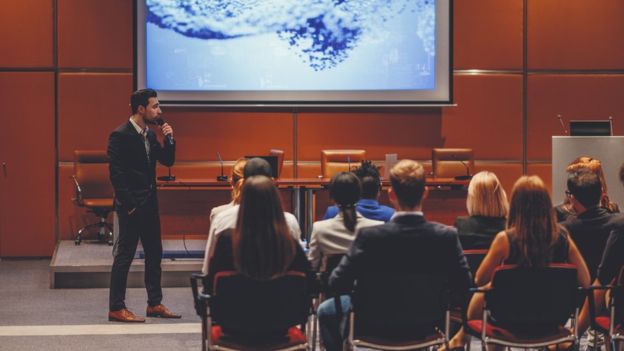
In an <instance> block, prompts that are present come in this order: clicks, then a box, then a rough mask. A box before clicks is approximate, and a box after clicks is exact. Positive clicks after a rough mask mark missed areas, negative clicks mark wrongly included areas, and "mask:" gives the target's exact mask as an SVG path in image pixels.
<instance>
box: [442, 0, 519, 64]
mask: <svg viewBox="0 0 624 351" xmlns="http://www.w3.org/2000/svg"><path fill="white" fill-rule="evenodd" d="M522 11H523V1H522V0H505V1H501V0H478V1H477V0H460V1H455V2H454V12H455V16H454V28H453V33H454V38H453V40H454V52H453V54H454V64H455V68H456V69H522Z"/></svg>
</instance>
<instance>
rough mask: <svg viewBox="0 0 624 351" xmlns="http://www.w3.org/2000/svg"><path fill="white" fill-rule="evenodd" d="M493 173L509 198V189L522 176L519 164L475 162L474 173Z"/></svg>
mask: <svg viewBox="0 0 624 351" xmlns="http://www.w3.org/2000/svg"><path fill="white" fill-rule="evenodd" d="M479 171H490V172H494V174H496V176H497V177H498V180H499V181H500V182H501V185H502V186H503V188H504V189H505V191H506V192H507V197H508V198H509V197H511V189H512V188H513V185H514V183H515V182H516V180H518V178H520V176H521V175H522V164H521V163H495V162H492V163H491V162H475V172H479Z"/></svg>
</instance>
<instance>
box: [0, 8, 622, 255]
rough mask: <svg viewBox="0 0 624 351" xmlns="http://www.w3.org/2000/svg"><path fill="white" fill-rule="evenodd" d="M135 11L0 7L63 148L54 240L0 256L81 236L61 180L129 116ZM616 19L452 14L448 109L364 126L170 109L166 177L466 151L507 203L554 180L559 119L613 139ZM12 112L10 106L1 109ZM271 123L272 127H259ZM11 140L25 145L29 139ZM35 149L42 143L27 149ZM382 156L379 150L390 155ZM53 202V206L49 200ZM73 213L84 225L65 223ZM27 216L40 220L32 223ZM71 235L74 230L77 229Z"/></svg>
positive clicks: (609, 15) (337, 116)
mask: <svg viewBox="0 0 624 351" xmlns="http://www.w3.org/2000/svg"><path fill="white" fill-rule="evenodd" d="M131 4H132V1H127V0H114V1H109V0H90V1H82V0H28V1H17V0H11V1H8V2H4V3H3V10H2V12H0V29H1V30H0V48H2V52H3V54H2V55H0V70H2V71H9V72H13V71H15V72H20V71H24V70H36V71H44V72H45V71H49V72H52V74H56V77H57V81H58V84H57V86H58V88H56V90H54V88H51V89H52V91H50V92H47V94H48V95H49V96H54V95H55V94H56V95H57V99H56V102H57V104H58V112H57V113H56V114H55V116H54V118H55V123H56V126H57V127H58V134H54V132H52V130H53V129H54V128H50V129H49V130H48V131H49V132H50V133H52V134H51V136H50V137H51V138H57V142H58V145H57V146H58V153H57V154H56V155H55V156H58V161H59V164H58V170H59V171H58V176H57V180H56V181H57V187H58V193H57V194H56V195H57V197H58V222H59V227H58V228H48V229H47V230H39V231H37V232H36V233H32V235H33V238H34V239H35V240H37V238H40V240H39V241H40V242H44V243H49V244H44V246H45V248H44V249H41V248H37V249H36V250H35V249H31V248H30V247H31V243H30V242H23V244H22V245H23V248H19V250H12V252H9V253H4V252H3V253H2V255H17V254H19V255H40V254H41V252H47V253H48V254H51V253H52V249H53V241H54V240H50V238H52V237H54V238H59V237H71V236H72V235H73V232H72V231H73V230H74V229H75V228H73V227H71V226H70V225H69V224H63V223H69V222H70V221H69V219H70V217H71V216H72V215H73V216H76V218H78V219H80V221H78V222H82V221H87V219H84V220H82V218H83V215H82V213H83V212H81V211H82V210H76V209H75V208H74V207H73V205H71V201H70V200H69V199H71V197H72V196H73V190H72V188H71V184H70V183H69V185H68V183H66V181H67V180H68V178H67V176H68V175H70V174H71V169H72V165H71V161H72V152H73V150H74V149H80V148H100V147H104V146H105V140H106V137H107V135H108V133H109V132H110V129H111V128H112V127H114V126H115V125H117V124H118V122H119V121H120V120H122V119H124V118H125V116H127V114H128V112H127V111H128V110H127V106H128V101H127V100H128V94H129V92H130V90H131V84H130V81H131V75H132V53H131V51H132V41H131V37H132V10H131ZM525 5H526V6H525ZM55 6H56V7H55ZM623 6H624V2H622V1H619V0H602V1H599V2H590V1H586V0H568V1H555V0H508V1H497V0H471V1H466V0H457V1H455V18H454V34H455V44H454V45H455V46H454V60H455V62H454V64H455V100H456V102H457V104H458V105H457V106H456V107H449V108H444V109H439V110H435V109H433V110H432V109H426V110H420V109H407V110H391V111H382V110H372V111H366V110H364V111H361V112H356V111H352V110H350V111H344V110H322V111H318V110H315V111H310V110H308V111H305V110H300V111H298V114H297V116H298V117H297V120H295V119H294V117H293V115H292V114H291V113H290V112H292V111H268V110H260V111H253V110H247V111H229V112H228V111H215V110H211V109H193V110H172V109H167V110H165V111H166V112H165V113H166V116H167V117H168V118H169V117H170V118H171V121H172V124H173V123H175V128H176V138H177V139H178V141H179V143H180V148H181V150H180V153H179V154H178V165H177V166H176V168H175V169H174V173H177V174H178V175H184V174H204V173H203V172H213V173H211V174H215V175H216V173H217V172H218V167H216V164H215V163H214V158H213V157H214V156H213V154H214V153H215V152H216V151H220V152H221V153H222V154H224V155H225V156H224V158H225V159H226V161H227V162H228V164H231V163H232V162H233V161H234V159H235V158H237V157H238V156H240V154H245V153H248V152H253V153H256V152H261V151H264V150H268V149H269V148H276V147H279V146H278V145H281V146H283V148H284V149H285V151H286V166H285V171H286V172H290V173H289V174H294V173H297V174H298V175H299V176H300V177H301V176H305V175H306V174H310V175H314V174H318V172H319V171H320V167H319V166H318V165H319V164H318V161H319V157H320V149H321V148H325V147H329V146H331V147H336V148H346V147H361V148H364V149H367V150H369V153H370V154H371V155H373V156H374V158H375V159H376V160H378V161H381V160H382V159H383V154H385V153H387V152H398V153H399V156H400V157H413V158H417V159H420V160H428V159H429V158H430V148H431V147H433V146H434V145H436V146H444V147H446V146H465V147H472V148H474V149H475V154H476V158H477V168H479V167H481V166H482V165H483V166H485V167H487V168H489V169H495V171H496V172H497V173H498V172H502V173H504V174H501V179H502V181H503V183H504V184H505V188H506V189H507V188H509V187H510V185H509V184H513V181H515V178H517V176H518V175H519V174H520V173H522V171H523V170H524V171H528V172H529V173H531V172H538V173H539V174H541V175H543V176H544V177H545V178H546V177H549V174H550V162H551V160H550V139H549V136H550V135H552V134H561V133H560V132H559V130H558V129H557V121H556V119H554V118H555V115H556V113H559V112H560V111H563V114H564V117H565V118H566V119H567V118H568V116H570V117H573V116H574V117H575V118H576V117H578V118H589V117H594V118H604V116H605V115H609V114H611V115H613V117H614V118H615V119H616V123H615V127H616V133H618V134H621V132H622V130H621V127H620V124H618V115H617V114H616V112H618V111H621V109H620V108H618V107H619V106H615V104H616V103H617V102H616V101H622V89H623V88H622V87H623V86H624V85H623V84H621V79H622V77H623V76H624V67H622V66H624V59H623V57H624V56H623V55H624V46H622V45H618V43H621V42H624V30H623V28H622V26H623V25H624V24H623V23H622V22H621V19H620V17H621V14H622V13H624V9H623ZM54 15H56V18H55V17H54ZM525 22H526V23H527V26H526V28H525V27H524V25H523V23H525ZM525 33H526V34H527V35H526V36H524V34H525ZM54 38H56V44H57V45H54V44H55V39H54ZM525 44H526V48H527V50H526V56H525V52H524V51H523V47H524V45H525ZM16 79H17V80H21V79H24V78H16ZM525 83H526V84H525ZM15 84H18V82H17V81H16V82H15ZM53 86H54V85H53ZM93 88H96V89H97V90H96V91H97V93H98V94H97V96H98V98H92V97H91V96H90V95H89V92H90V91H91V90H92V89H93ZM109 90H112V91H109ZM3 93H4V92H3ZM16 94H32V92H21V91H19V92H16ZM17 100H19V99H16V98H13V99H11V101H9V102H8V103H11V102H12V101H17ZM23 110H24V113H23V114H22V115H21V116H20V118H31V119H37V118H42V117H41V116H40V114H39V113H35V112H29V111H31V110H29V109H23ZM3 111H4V110H3ZM3 115H4V116H6V114H3ZM551 115H552V116H551ZM329 116H332V117H333V120H336V123H338V124H339V125H348V124H353V123H354V121H355V123H356V124H357V125H358V126H359V125H361V126H362V129H365V130H362V129H356V130H355V131H352V130H349V131H348V132H346V133H342V134H340V133H334V132H327V121H328V119H329V118H330V117H329ZM316 117H318V118H316ZM358 117H361V121H360V120H358ZM551 118H552V119H551ZM229 119H231V120H232V122H229V121H228V120H229ZM267 119H268V121H270V122H271V123H263V121H266V120H267ZM376 120H380V121H382V122H379V121H376ZM86 121H88V123H84V122H86ZM419 121H420V123H419ZM295 122H297V123H298V125H296V123H295ZM249 123H251V127H248V130H251V132H249V133H247V134H243V138H233V137H232V136H236V135H241V134H240V133H241V126H243V125H245V126H247V124H249ZM73 126H75V127H73ZM295 126H297V128H296V129H295ZM525 126H526V128H525ZM371 128H373V129H375V130H374V132H375V133H374V136H375V138H359V137H357V136H352V135H353V134H357V133H360V134H362V135H365V136H371V135H373V132H372V131H371V130H370V129H371ZM309 130H313V131H315V133H319V132H322V133H328V134H329V135H330V136H331V138H328V137H327V138H326V135H321V136H316V135H309V134H307V133H308V131H309ZM479 131H486V132H479ZM243 133H245V132H243ZM267 133H268V134H269V135H271V140H269V141H267V142H266V143H265V142H262V141H261V140H260V139H259V137H258V138H256V136H261V135H267ZM271 133H272V134H271ZM310 133H311V132H310ZM185 134H186V135H185ZM5 135H6V134H5ZM14 135H19V137H20V138H22V139H23V138H26V139H27V140H28V138H31V136H30V135H29V134H28V133H26V134H25V135H24V133H15V134H14ZM203 135H206V136H207V137H206V139H205V141H203V140H201V138H202V136H203ZM410 135H411V136H413V137H411V138H410ZM5 138H7V139H11V138H13V136H12V135H10V134H9V135H8V136H5ZM241 140H243V141H244V142H243V143H241V142H240V141H241ZM306 140H308V141H310V142H312V143H313V144H307V142H308V141H306ZM248 141H249V144H246V143H247V142H248ZM314 143H316V144H314ZM322 143H324V144H322ZM32 144H33V145H36V144H37V141H36V140H32ZM183 145H184V146H183ZM245 145H248V146H249V148H246V147H245ZM185 146H189V147H188V148H186V147H185ZM384 146H388V148H387V150H384ZM295 152H297V154H296V155H295ZM295 162H299V163H298V164H299V167H298V168H292V165H293V164H294V163H295ZM206 166H207V168H202V167H206ZM41 167H42V172H43V170H44V167H43V166H41ZM315 167H319V168H318V169H319V171H317V170H316V168H315ZM204 169H207V171H204ZM507 169H510V170H509V171H507ZM162 171H163V170H159V172H162ZM545 180H546V179H545ZM547 182H548V181H547ZM50 191H51V192H52V194H54V192H55V191H57V190H56V189H50ZM44 196H45V194H44ZM51 211H53V210H52V209H51ZM73 211H78V212H76V213H79V214H80V215H78V214H72V212H73ZM28 212H29V215H31V216H32V217H36V216H37V213H36V211H35V210H34V209H30V210H29V211H28ZM78 224H82V223H77V224H75V226H78ZM0 235H4V234H1V233H0ZM9 235H15V234H14V233H10V234H9ZM29 235H30V234H29Z"/></svg>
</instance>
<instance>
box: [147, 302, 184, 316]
mask: <svg viewBox="0 0 624 351" xmlns="http://www.w3.org/2000/svg"><path fill="white" fill-rule="evenodd" d="M145 313H146V314H147V316H148V317H160V318H182V316H180V315H179V314H175V313H173V312H171V310H169V309H168V308H167V307H165V305H163V304H160V305H156V306H147V310H146V312H145Z"/></svg>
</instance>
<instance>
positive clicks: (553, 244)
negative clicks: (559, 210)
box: [450, 176, 590, 348]
mask: <svg viewBox="0 0 624 351" xmlns="http://www.w3.org/2000/svg"><path fill="white" fill-rule="evenodd" d="M551 263H570V264H573V265H575V266H576V270H577V279H578V282H579V285H580V286H582V287H588V286H589V284H590V277H589V271H588V270H587V265H586V264H585V261H584V260H583V257H582V256H581V254H580V252H579V250H578V249H577V247H576V245H575V244H574V242H573V241H572V239H571V238H570V237H569V236H568V233H567V232H566V230H565V229H564V228H563V227H561V226H560V225H559V224H557V221H556V217H555V213H554V210H553V208H552V203H551V199H550V195H549V194H548V190H547V189H546V186H545V185H544V182H543V181H542V180H541V179H540V178H539V177H538V176H522V177H520V179H518V180H517V181H516V184H515V185H514V187H513V190H512V194H511V201H510V208H509V217H508V219H507V229H506V230H504V231H501V232H500V233H498V234H497V235H496V237H495V238H494V241H493V242H492V246H491V247H490V250H489V251H488V253H487V255H486V256H485V258H484V259H483V263H481V266H480V267H479V269H478V270H477V274H476V277H475V283H476V285H477V286H479V287H486V288H487V287H489V286H490V284H491V282H492V277H493V275H494V271H495V269H496V267H498V266H500V265H504V264H513V265H518V266H521V267H531V268H532V267H544V266H547V265H549V264H551ZM509 303H513V301H510V302H509ZM482 310H483V294H475V295H474V296H473V298H472V300H471V301H470V305H469V306H468V319H480V318H481V315H482ZM466 342H468V337H467V336H466V334H465V333H464V331H463V329H460V331H459V332H458V333H457V334H455V336H454V337H453V339H452V340H451V342H450V347H451V348H455V347H461V346H463V345H465V344H466Z"/></svg>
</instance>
